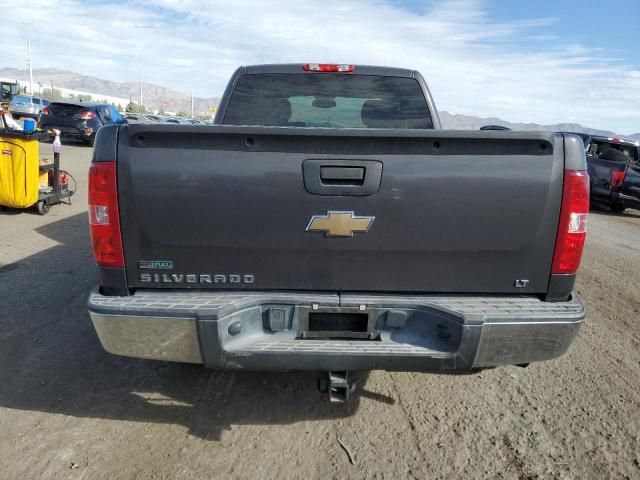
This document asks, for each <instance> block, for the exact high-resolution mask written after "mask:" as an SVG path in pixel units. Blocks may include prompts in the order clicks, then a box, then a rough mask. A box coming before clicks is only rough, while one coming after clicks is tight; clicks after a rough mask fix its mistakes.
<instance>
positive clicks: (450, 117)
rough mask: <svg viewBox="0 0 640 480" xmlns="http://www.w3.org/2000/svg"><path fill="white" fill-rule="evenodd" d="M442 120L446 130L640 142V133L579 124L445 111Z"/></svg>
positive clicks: (441, 114) (441, 115)
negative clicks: (493, 128) (496, 128)
mask: <svg viewBox="0 0 640 480" xmlns="http://www.w3.org/2000/svg"><path fill="white" fill-rule="evenodd" d="M440 120H442V125H443V127H444V128H450V129H454V130H478V129H479V128H480V127H482V126H484V125H502V126H504V127H509V128H510V129H512V130H528V131H555V132H576V133H589V134H591V135H602V136H604V137H613V136H619V137H623V138H627V139H630V140H640V133H634V134H633V135H621V134H617V133H615V132H611V131H608V130H598V129H595V128H589V127H583V126H582V125H580V124H579V123H556V124H554V125H539V124H537V123H512V122H507V121H505V120H501V119H500V118H496V117H489V118H482V117H474V116H472V115H458V114H451V113H449V112H445V111H441V112H440Z"/></svg>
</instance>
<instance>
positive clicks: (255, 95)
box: [223, 73, 433, 129]
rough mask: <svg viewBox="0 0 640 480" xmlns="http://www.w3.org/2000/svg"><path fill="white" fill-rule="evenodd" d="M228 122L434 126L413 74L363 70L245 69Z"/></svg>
mask: <svg viewBox="0 0 640 480" xmlns="http://www.w3.org/2000/svg"><path fill="white" fill-rule="evenodd" d="M223 123H224V124H227V125H260V126H278V127H328V128H411V129H431V128H433V122H432V119H431V115H430V113H429V108H428V105H427V101H426V99H425V96H424V93H423V91H422V89H421V88H420V84H419V83H418V81H417V80H416V79H414V78H405V77H392V76H383V75H358V74H348V75H347V74H340V73H337V74H330V73H322V74H308V73H307V74H284V73H263V74H245V75H242V76H240V77H239V79H238V82H237V84H236V86H235V88H234V90H233V93H232V94H231V98H230V100H229V105H228V107H227V111H226V114H225V117H224V119H223Z"/></svg>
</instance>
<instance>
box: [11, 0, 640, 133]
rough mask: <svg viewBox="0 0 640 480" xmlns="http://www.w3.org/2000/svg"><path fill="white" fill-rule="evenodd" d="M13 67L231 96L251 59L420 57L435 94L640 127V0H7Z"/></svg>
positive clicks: (507, 112) (507, 110) (417, 65)
mask: <svg viewBox="0 0 640 480" xmlns="http://www.w3.org/2000/svg"><path fill="white" fill-rule="evenodd" d="M8 10H11V12H12V19H11V21H10V22H5V24H4V26H3V40H2V43H3V47H2V49H0V67H12V68H24V67H25V58H26V46H25V45H26V26H25V25H24V22H32V24H33V25H32V27H31V30H32V35H31V38H32V40H31V48H32V63H33V67H34V68H44V67H53V68H59V69H63V70H71V71H74V72H78V73H82V74H85V75H92V76H96V77H99V78H104V79H109V80H115V81H127V80H134V81H137V80H138V78H139V75H140V69H142V75H143V81H145V82H149V83H155V84H159V85H163V86H166V87H169V88H172V89H175V90H178V91H181V92H183V93H186V94H189V92H190V91H191V89H193V92H194V94H195V95H196V96H200V97H214V96H220V95H221V94H222V91H223V90H224V87H225V85H226V83H227V80H228V79H229V77H230V75H231V73H232V72H233V71H234V70H235V68H236V67H238V66H239V65H248V64H256V63H278V62H286V63H297V62H299V63H307V62H319V63H322V62H324V63H354V64H373V65H388V66H397V67H405V68H413V69H416V70H419V71H420V72H422V74H423V75H424V77H425V78H426V80H427V82H428V84H429V86H430V89H431V93H432V94H433V96H434V98H435V101H436V105H437V106H438V108H439V109H441V110H447V111H449V112H451V113H460V114H469V115H478V116H497V117H500V118H502V119H504V120H508V121H513V122H535V123H543V124H552V123H558V122H577V123H581V124H583V125H584V126H589V127H592V128H601V129H606V130H613V131H616V132H618V133H622V134H631V133H635V132H640V55H639V54H638V51H637V50H638V48H639V47H640V0H610V1H609V2H606V3H604V2H600V1H597V2H596V1H594V0H555V1H551V0H536V1H528V0H375V1H363V0H271V1H264V0H262V1H260V0H234V1H233V2H231V1H226V2H225V1H215V0H180V1H174V0H132V1H121V0H95V1H94V0H90V1H87V0H84V1H83V0H32V1H30V2H27V3H22V4H16V2H15V1H14V0H0V11H8Z"/></svg>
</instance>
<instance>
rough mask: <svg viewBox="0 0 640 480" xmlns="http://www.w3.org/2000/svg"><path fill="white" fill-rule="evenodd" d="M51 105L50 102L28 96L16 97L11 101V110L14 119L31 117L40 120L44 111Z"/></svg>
mask: <svg viewBox="0 0 640 480" xmlns="http://www.w3.org/2000/svg"><path fill="white" fill-rule="evenodd" d="M48 105H49V100H45V99H44V98H40V97H31V96H27V95H16V96H15V97H13V99H12V100H11V106H10V107H9V110H10V111H11V114H12V115H13V118H16V119H18V118H20V117H30V118H35V119H36V120H38V119H39V118H40V114H41V113H42V110H43V109H44V108H45V107H47V106H48Z"/></svg>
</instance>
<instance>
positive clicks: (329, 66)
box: [302, 63, 356, 73]
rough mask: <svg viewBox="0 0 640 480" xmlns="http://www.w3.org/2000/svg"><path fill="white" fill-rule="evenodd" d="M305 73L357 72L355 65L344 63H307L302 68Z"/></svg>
mask: <svg viewBox="0 0 640 480" xmlns="http://www.w3.org/2000/svg"><path fill="white" fill-rule="evenodd" d="M302 69H303V70H304V71H305V72H321V73H330V72H339V73H351V72H354V71H355V70H356V66H355V65H345V64H342V63H305V64H304V65H303V66H302Z"/></svg>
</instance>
